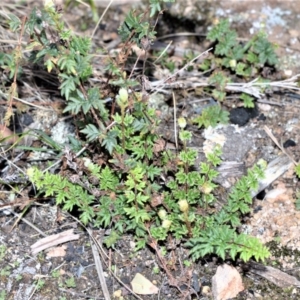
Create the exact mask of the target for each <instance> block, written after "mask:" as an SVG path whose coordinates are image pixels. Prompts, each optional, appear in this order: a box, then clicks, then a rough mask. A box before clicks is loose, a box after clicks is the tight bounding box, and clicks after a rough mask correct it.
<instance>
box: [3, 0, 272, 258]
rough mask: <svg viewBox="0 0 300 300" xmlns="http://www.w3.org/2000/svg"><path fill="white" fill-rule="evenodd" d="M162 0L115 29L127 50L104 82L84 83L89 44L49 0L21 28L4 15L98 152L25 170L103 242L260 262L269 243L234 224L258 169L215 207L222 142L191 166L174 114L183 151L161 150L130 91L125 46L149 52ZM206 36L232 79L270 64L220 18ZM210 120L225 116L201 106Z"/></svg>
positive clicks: (149, 116) (219, 80)
mask: <svg viewBox="0 0 300 300" xmlns="http://www.w3.org/2000/svg"><path fill="white" fill-rule="evenodd" d="M162 2H167V1H160V0H151V1H150V4H149V11H146V12H144V13H141V14H138V13H137V12H136V11H131V12H130V13H129V15H128V16H127V17H126V19H125V22H124V24H123V25H122V26H121V27H120V29H119V33H120V36H121V38H122V40H123V42H124V47H123V48H122V49H121V52H120V53H119V54H118V56H116V57H115V58H112V57H111V58H110V59H109V61H107V64H106V73H107V74H108V75H109V76H108V78H109V81H108V82H107V84H106V86H105V87H103V86H100V85H99V86H97V84H94V85H92V84H91V83H90V82H89V79H90V78H91V77H92V76H93V54H92V53H91V40H90V39H89V38H87V37H79V36H77V35H76V34H75V33H73V32H72V31H71V30H69V29H66V28H65V24H64V22H63V19H62V15H61V13H60V12H59V11H57V10H56V8H55V6H54V5H53V3H52V2H51V1H50V2H47V4H46V5H45V6H44V8H43V9H41V10H39V9H34V10H33V11H32V13H31V15H30V16H29V18H28V20H26V22H24V23H23V24H22V22H21V21H20V20H19V19H18V18H17V17H15V16H11V22H10V26H11V29H12V30H14V31H19V32H21V33H22V34H23V32H26V33H27V34H29V35H30V37H31V39H30V43H29V45H28V47H27V49H28V50H30V51H31V55H30V57H29V58H27V57H22V59H23V60H26V61H27V62H28V63H29V62H31V63H33V64H38V65H39V66H43V67H44V68H45V70H47V71H48V72H50V73H52V74H54V75H56V76H57V80H58V82H59V89H60V92H61V96H62V97H64V98H65V99H66V101H67V102H66V107H65V109H64V113H69V114H72V115H73V117H74V120H75V122H76V125H77V128H78V131H79V138H80V141H79V143H88V144H89V145H90V147H89V149H93V152H99V153H100V152H101V153H103V159H102V161H101V163H99V162H98V161H93V159H92V158H89V157H92V150H90V152H89V150H87V151H86V152H85V154H84V155H82V156H81V157H76V158H75V156H74V155H69V153H67V152H66V153H65V156H64V161H65V162H66V163H65V164H64V165H63V167H62V169H61V172H60V174H53V173H51V172H46V173H45V172H43V171H41V170H39V169H38V168H30V169H29V170H28V172H27V175H28V177H29V179H30V181H31V182H32V183H33V184H34V185H35V186H36V188H37V190H38V191H39V192H40V193H41V192H42V193H44V195H45V196H46V197H54V198H55V199H56V203H57V204H58V205H61V206H62V207H63V209H65V210H68V211H72V210H73V209H75V208H76V209H77V210H79V212H80V220H81V222H82V223H84V224H85V225H86V224H90V225H92V226H95V227H103V228H110V229H111V233H110V235H109V236H108V238H106V240H105V243H106V245H107V246H108V247H111V246H113V245H114V244H115V243H116V242H117V241H118V239H119V238H120V236H121V235H122V234H124V233H132V234H133V235H134V237H135V240H136V248H137V249H140V248H143V247H145V246H146V245H147V244H152V245H153V243H156V244H161V245H163V244H164V243H166V241H167V239H169V238H171V239H174V240H176V241H178V242H179V243H180V242H181V243H182V245H185V246H186V247H188V248H190V253H191V256H192V257H193V258H194V259H198V258H201V257H204V256H206V255H207V254H216V255H218V256H219V257H221V258H223V259H225V258H226V257H227V256H229V257H231V258H233V259H234V258H236V257H237V256H239V257H240V258H241V259H243V260H244V261H247V260H249V259H250V258H251V257H254V258H255V259H257V260H260V259H261V260H264V259H265V258H267V257H268V256H269V251H268V249H267V248H266V247H265V246H263V245H262V244H261V243H260V242H259V240H258V239H256V238H254V237H251V236H248V235H246V234H242V233H238V230H237V228H238V227H239V226H240V224H241V217H242V215H243V214H245V213H248V212H249V211H250V205H251V203H252V197H251V191H252V190H253V189H256V188H257V186H258V181H259V180H260V179H261V178H262V177H263V171H264V167H263V166H259V165H257V166H254V167H253V169H251V170H249V171H248V174H247V175H246V176H244V177H243V178H242V179H241V180H240V181H239V182H238V183H237V184H236V186H235V187H234V188H233V189H232V191H231V192H230V194H229V196H228V201H227V203H225V204H224V206H223V207H222V208H221V209H219V210H217V209H216V206H215V204H216V201H217V199H216V196H215V194H214V190H215V189H216V188H217V185H216V184H215V183H214V179H215V178H216V177H217V175H218V172H217V171H216V170H215V167H216V166H218V165H219V164H220V163H221V158H220V157H221V153H222V152H221V148H220V147H218V146H217V147H216V148H215V149H214V151H213V152H212V153H210V154H208V155H207V157H206V161H203V162H201V163H200V166H199V167H200V171H195V170H194V166H195V161H196V158H197V152H196V150H194V149H190V148H188V147H187V144H188V141H190V140H191V139H192V133H191V132H190V131H188V130H186V129H185V127H186V121H185V120H184V119H181V120H180V122H179V125H180V131H179V140H180V142H181V145H182V149H181V150H180V151H179V153H174V152H172V151H170V150H165V145H164V141H163V139H161V137H160V135H159V133H158V131H157V127H158V124H159V119H158V117H157V116H156V114H155V110H154V109H152V108H149V106H148V104H147V95H146V94H145V93H143V92H137V91H136V89H134V87H136V86H138V85H139V83H138V82H137V81H136V80H134V79H132V78H131V77H130V76H128V74H126V72H124V69H123V66H124V62H125V61H126V59H127V58H128V55H129V54H130V51H131V46H132V45H133V44H134V43H136V44H137V45H139V46H140V47H142V48H144V49H148V46H149V44H151V41H152V40H153V39H154V38H155V35H156V32H155V30H154V27H153V26H152V25H151V22H149V19H151V18H155V17H156V16H157V15H158V14H159V13H160V11H161V5H162ZM222 34H225V35H226V37H227V38H226V39H225V40H223V38H222ZM208 38H209V39H210V40H212V41H217V46H216V48H215V53H214V60H212V59H210V62H209V63H210V64H211V63H213V62H214V63H216V64H218V66H222V67H224V68H230V69H231V70H234V71H235V72H236V74H237V75H240V76H248V75H249V76H250V73H249V72H250V71H249V70H250V69H252V67H253V65H255V66H256V65H257V64H264V63H266V62H268V63H270V64H271V63H274V62H275V58H272V57H271V56H270V55H269V54H268V53H269V52H270V51H271V50H270V49H269V47H270V45H269V44H266V42H265V43H263V40H264V39H263V37H260V38H256V39H254V40H253V41H252V42H251V43H250V44H249V45H248V44H247V47H246V46H244V47H242V46H239V47H238V48H236V47H237V42H236V36H235V34H233V33H232V32H231V31H230V30H229V27H228V23H226V22H225V23H220V25H219V26H217V27H216V28H214V29H213V30H212V31H211V32H210V34H209V35H208ZM259 47H261V48H263V47H265V48H266V49H269V50H268V51H269V52H268V53H267V52H266V51H267V50H266V49H265V52H266V53H265V54H264V55H262V49H261V48H259ZM225 50H226V51H225ZM16 54H18V55H16ZM20 55H21V52H20V51H18V52H14V53H10V54H5V55H4V56H2V58H0V62H1V66H2V68H4V69H7V70H8V69H9V70H10V77H11V78H14V76H16V74H18V73H19V72H21V68H20V64H19V61H20ZM218 56H219V57H218ZM245 57H246V61H244V59H245ZM255 59H256V60H255ZM234 61H235V63H234ZM205 63H206V64H208V62H207V61H206V62H205ZM224 78H225V76H224V75H223V74H222V72H221V71H218V72H217V71H216V72H214V74H213V75H212V76H211V77H210V84H211V85H215V86H216V87H215V89H214V90H213V95H214V97H215V98H216V99H218V100H219V101H221V100H222V99H223V98H224V95H223V93H224V88H225V83H226V80H227V79H226V80H225V79H224ZM108 94H110V95H111V94H113V95H114V96H113V105H112V106H109V105H107V103H108V101H110V100H108ZM244 101H245V103H246V102H247V101H249V100H244ZM208 119H210V120H211V121H210V124H217V123H218V121H220V120H221V121H226V114H225V113H224V112H222V111H221V110H220V109H219V108H217V110H216V109H215V108H213V109H208V110H206V111H205V112H204V115H202V119H198V120H196V122H197V123H198V124H199V126H202V125H205V126H208V123H207V120H208ZM166 178H169V179H166Z"/></svg>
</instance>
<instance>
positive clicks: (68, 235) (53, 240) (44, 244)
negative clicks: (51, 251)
mask: <svg viewBox="0 0 300 300" xmlns="http://www.w3.org/2000/svg"><path fill="white" fill-rule="evenodd" d="M73 230H74V229H70V230H66V231H64V232H60V233H58V234H53V235H50V236H47V237H45V238H43V239H40V240H39V241H37V242H36V243H34V244H33V245H31V246H30V248H31V252H32V254H37V253H39V252H41V251H43V250H45V249H47V248H50V247H53V246H56V245H59V244H63V243H66V242H69V241H73V240H78V239H79V234H74V233H73Z"/></svg>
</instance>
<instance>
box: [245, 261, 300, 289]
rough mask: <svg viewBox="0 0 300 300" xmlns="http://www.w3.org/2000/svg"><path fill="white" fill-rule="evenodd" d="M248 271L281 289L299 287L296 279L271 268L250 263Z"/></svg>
mask: <svg viewBox="0 0 300 300" xmlns="http://www.w3.org/2000/svg"><path fill="white" fill-rule="evenodd" d="M249 271H250V272H251V273H253V274H256V275H259V276H261V277H263V278H265V279H267V280H269V281H270V282H272V283H274V284H275V285H277V286H279V287H281V288H287V287H291V286H296V287H300V281H299V280H298V279H297V278H296V277H294V276H291V275H289V274H287V273H285V272H283V271H280V270H279V269H276V268H273V267H269V266H264V265H261V264H259V263H253V262H252V263H251V268H250V270H249Z"/></svg>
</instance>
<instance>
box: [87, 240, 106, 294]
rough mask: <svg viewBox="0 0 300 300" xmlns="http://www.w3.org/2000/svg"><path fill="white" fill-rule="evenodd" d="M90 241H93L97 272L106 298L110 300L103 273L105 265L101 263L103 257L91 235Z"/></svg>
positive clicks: (92, 246)
mask: <svg viewBox="0 0 300 300" xmlns="http://www.w3.org/2000/svg"><path fill="white" fill-rule="evenodd" d="M90 242H91V248H92V252H93V257H94V261H95V265H96V270H97V274H98V277H99V280H100V284H101V289H102V292H103V295H104V299H105V300H110V299H111V298H110V295H109V292H108V288H107V285H106V281H105V278H104V275H103V267H102V263H101V259H100V255H99V253H98V251H97V250H98V249H97V246H96V244H95V243H94V241H93V239H92V238H91V236H90Z"/></svg>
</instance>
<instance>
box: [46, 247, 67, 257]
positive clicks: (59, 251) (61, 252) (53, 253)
mask: <svg viewBox="0 0 300 300" xmlns="http://www.w3.org/2000/svg"><path fill="white" fill-rule="evenodd" d="M66 249H67V246H66V245H62V246H60V247H54V248H51V249H49V250H47V257H63V256H65V255H66Z"/></svg>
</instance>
